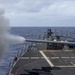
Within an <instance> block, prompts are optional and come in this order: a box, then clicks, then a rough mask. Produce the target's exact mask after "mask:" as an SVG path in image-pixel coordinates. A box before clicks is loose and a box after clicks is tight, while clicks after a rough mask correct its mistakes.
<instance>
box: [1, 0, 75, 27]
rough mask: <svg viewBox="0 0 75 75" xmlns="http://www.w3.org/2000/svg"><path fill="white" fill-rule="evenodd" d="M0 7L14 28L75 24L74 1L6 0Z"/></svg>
mask: <svg viewBox="0 0 75 75" xmlns="http://www.w3.org/2000/svg"><path fill="white" fill-rule="evenodd" d="M0 1H1V2H3V1H4V0H0ZM1 2H0V3H1ZM5 2H6V1H5ZM0 6H1V7H3V8H4V9H5V11H6V14H5V16H6V17H8V18H9V19H10V21H11V25H14V26H15V25H16V26H17V25H19V26H21V25H23V26H37V25H38V24H39V26H43V25H44V26H46V25H47V26H50V25H53V26H60V25H61V24H62V25H66V26H70V24H72V26H74V23H75V22H74V20H75V8H74V7H75V1H74V0H71V1H70V0H63V1H62V0H57V1H56V0H12V1H9V0H8V3H7V2H6V3H1V5H0Z"/></svg>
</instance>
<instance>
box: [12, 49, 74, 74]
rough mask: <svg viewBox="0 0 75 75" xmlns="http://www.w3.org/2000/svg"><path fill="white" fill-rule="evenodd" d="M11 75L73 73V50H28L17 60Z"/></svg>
mask: <svg viewBox="0 0 75 75" xmlns="http://www.w3.org/2000/svg"><path fill="white" fill-rule="evenodd" d="M11 73H12V74H13V75H75V51H74V50H65V51H62V50H30V51H27V52H26V53H25V54H24V55H23V56H22V57H20V59H19V60H18V61H17V63H16V65H15V66H14V67H13V69H12V71H11Z"/></svg>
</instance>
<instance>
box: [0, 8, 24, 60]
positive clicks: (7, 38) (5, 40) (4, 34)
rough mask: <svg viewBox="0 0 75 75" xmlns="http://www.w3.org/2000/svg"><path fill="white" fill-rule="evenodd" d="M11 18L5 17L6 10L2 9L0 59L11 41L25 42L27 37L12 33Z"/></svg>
mask: <svg viewBox="0 0 75 75" xmlns="http://www.w3.org/2000/svg"><path fill="white" fill-rule="evenodd" d="M9 30H10V26H9V20H8V19H7V18H5V17H4V10H2V9H0V59H1V57H2V55H3V53H4V52H5V51H6V50H7V48H8V45H9V44H10V43H13V44H15V43H16V44H17V43H24V41H25V38H23V37H21V36H15V35H12V34H10V33H9V32H8V31H9Z"/></svg>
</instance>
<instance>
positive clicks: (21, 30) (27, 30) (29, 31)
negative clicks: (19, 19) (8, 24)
mask: <svg viewBox="0 0 75 75" xmlns="http://www.w3.org/2000/svg"><path fill="white" fill-rule="evenodd" d="M48 28H51V29H52V31H53V32H55V33H56V34H58V35H61V33H62V35H64V36H67V35H69V34H71V37H72V38H75V27H12V28H11V31H10V33H12V34H15V35H20V36H23V37H24V38H26V39H29V38H30V39H37V37H38V36H39V35H40V36H41V38H42V36H43V34H44V32H46V31H47V29H48ZM61 31H62V32H61ZM26 45H27V44H26V43H24V44H17V45H10V46H9V48H8V52H7V53H6V54H5V55H4V57H3V60H2V61H1V62H0V75H7V74H8V72H9V69H10V67H11V66H10V64H12V63H13V60H14V57H15V56H17V55H19V54H20V53H21V51H22V50H23V49H24V48H25V46H26Z"/></svg>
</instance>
